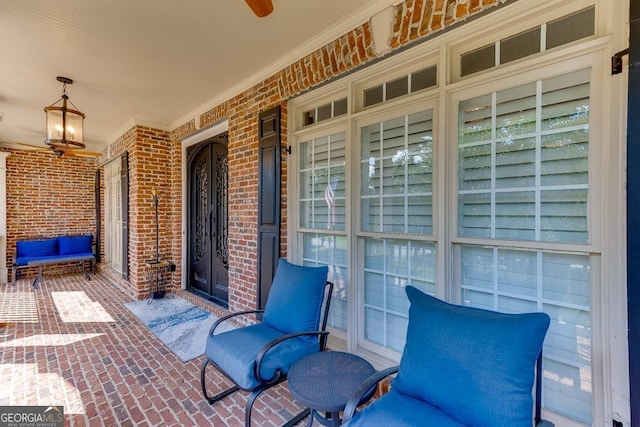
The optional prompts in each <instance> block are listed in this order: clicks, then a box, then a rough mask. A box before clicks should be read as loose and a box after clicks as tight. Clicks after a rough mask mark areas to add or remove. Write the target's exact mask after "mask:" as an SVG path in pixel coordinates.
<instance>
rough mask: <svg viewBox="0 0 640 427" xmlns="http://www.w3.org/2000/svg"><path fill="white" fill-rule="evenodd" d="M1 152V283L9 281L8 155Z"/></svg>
mask: <svg viewBox="0 0 640 427" xmlns="http://www.w3.org/2000/svg"><path fill="white" fill-rule="evenodd" d="M10 154H11V153H6V152H0V285H2V284H5V283H7V157H9V155H10Z"/></svg>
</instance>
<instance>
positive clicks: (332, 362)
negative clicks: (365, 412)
mask: <svg viewBox="0 0 640 427" xmlns="http://www.w3.org/2000/svg"><path fill="white" fill-rule="evenodd" d="M375 372H376V370H375V369H374V367H373V366H372V365H371V364H370V363H369V362H367V361H366V360H364V359H363V358H362V357H359V356H356V355H355V354H351V353H344V352H340V351H321V352H319V353H315V354H312V355H310V356H307V357H305V358H303V359H302V360H300V361H298V362H296V363H295V364H294V365H293V366H292V367H291V369H290V370H289V374H288V376H287V377H288V385H289V391H290V392H291V395H292V396H293V397H294V398H295V399H296V400H297V401H298V402H300V403H301V404H303V405H305V406H306V407H308V408H309V409H311V417H310V419H309V423H308V426H311V424H313V419H314V418H315V419H316V420H317V421H318V422H319V423H321V424H323V425H326V426H339V425H340V411H342V410H344V407H345V405H346V404H347V401H348V400H349V398H350V397H351V396H352V394H353V393H354V392H355V391H356V389H357V388H358V386H359V385H360V384H362V383H363V382H364V380H366V379H367V378H368V377H370V376H371V375H373V374H374V373H375ZM374 391H375V386H374V387H372V388H371V391H370V392H369V393H368V394H367V396H366V397H365V398H364V399H363V400H362V402H361V403H364V402H366V401H367V400H369V399H370V398H371V396H373V393H374ZM319 412H324V413H326V414H328V417H326V418H325V417H322V416H321V415H320V414H319Z"/></svg>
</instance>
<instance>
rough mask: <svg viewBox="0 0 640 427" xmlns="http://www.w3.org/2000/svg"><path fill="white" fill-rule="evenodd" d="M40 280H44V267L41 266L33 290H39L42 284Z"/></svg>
mask: <svg viewBox="0 0 640 427" xmlns="http://www.w3.org/2000/svg"><path fill="white" fill-rule="evenodd" d="M40 280H42V266H41V265H39V266H38V277H36V280H34V281H33V288H34V289H37V288H38V285H39V284H40Z"/></svg>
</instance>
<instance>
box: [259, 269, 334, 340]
mask: <svg viewBox="0 0 640 427" xmlns="http://www.w3.org/2000/svg"><path fill="white" fill-rule="evenodd" d="M328 272H329V269H328V267H327V266H323V267H307V266H302V265H294V264H290V263H289V262H287V261H286V260H285V259H280V260H279V262H278V269H277V270H276V274H275V276H274V278H273V282H272V284H271V290H270V291H269V299H268V300H267V305H266V307H265V309H264V323H267V324H269V325H271V326H272V327H274V328H276V329H279V330H281V331H283V332H286V333H292V332H302V331H316V330H318V326H319V324H320V311H321V309H322V302H323V297H324V289H325V284H326V283H327V274H328ZM304 339H306V340H308V341H317V336H315V337H313V336H312V337H305V338H304Z"/></svg>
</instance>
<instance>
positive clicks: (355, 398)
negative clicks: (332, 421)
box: [342, 366, 400, 423]
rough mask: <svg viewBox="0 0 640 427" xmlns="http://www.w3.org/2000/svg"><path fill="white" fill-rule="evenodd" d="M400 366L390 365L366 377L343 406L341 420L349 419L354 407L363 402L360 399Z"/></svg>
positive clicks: (344, 421) (354, 409)
mask: <svg viewBox="0 0 640 427" xmlns="http://www.w3.org/2000/svg"><path fill="white" fill-rule="evenodd" d="M399 367H400V366H392V367H391V368H387V369H384V370H382V371H379V372H376V373H375V374H373V375H371V376H370V377H369V378H367V379H366V380H365V381H364V382H363V383H362V384H360V386H358V389H357V390H356V391H355V392H354V393H353V395H351V398H350V399H349V401H348V402H347V405H346V406H345V407H344V416H343V417H342V422H343V423H346V422H347V421H349V420H350V419H351V418H352V417H353V414H354V413H355V412H356V409H357V408H358V406H359V405H361V404H363V403H364V402H363V401H362V400H363V399H364V398H365V397H366V396H367V394H369V392H370V391H371V388H372V387H374V386H375V385H376V384H378V383H379V382H380V381H382V380H383V379H385V378H387V377H388V376H389V375H393V374H395V373H396V372H398V368H399Z"/></svg>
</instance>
